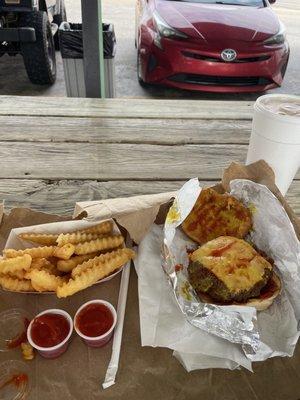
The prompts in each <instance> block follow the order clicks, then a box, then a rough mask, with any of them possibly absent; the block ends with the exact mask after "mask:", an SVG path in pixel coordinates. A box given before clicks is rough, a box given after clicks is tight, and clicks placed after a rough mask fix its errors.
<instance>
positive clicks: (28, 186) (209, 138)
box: [0, 96, 300, 214]
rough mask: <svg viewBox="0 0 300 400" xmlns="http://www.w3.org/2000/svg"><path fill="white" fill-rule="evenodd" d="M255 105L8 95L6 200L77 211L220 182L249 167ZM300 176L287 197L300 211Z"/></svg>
mask: <svg viewBox="0 0 300 400" xmlns="http://www.w3.org/2000/svg"><path fill="white" fill-rule="evenodd" d="M252 114H253V103H252V102H246V101H199V100H196V101H195V100H148V99H106V100H100V99H74V98H54V97H47V98H43V97H15V96H0V141H1V143H0V155H1V160H2V162H1V168H0V199H2V198H3V199H5V202H6V209H7V208H11V207H14V206H27V207H28V206H29V207H32V208H35V209H39V210H42V211H46V212H53V213H59V214H67V213H71V212H72V210H73V207H74V203H75V202H76V201H83V200H96V199H100V198H110V197H119V196H131V195H136V194H146V193H158V192H165V191H172V190H176V189H177V188H179V187H180V186H181V185H182V183H183V182H184V181H186V180H187V179H189V178H191V177H194V176H198V177H199V179H200V181H201V182H202V183H203V184H208V185H210V184H213V183H214V182H215V181H219V180H220V178H221V175H222V170H223V169H224V168H225V167H227V166H228V165H229V163H230V162H231V161H240V162H244V161H245V158H246V153H247V146H248V141H249V136H250V131H251V119H252ZM299 194H300V172H299V173H298V175H297V177H296V180H295V181H294V182H293V184H292V186H291V188H290V190H289V192H288V194H287V198H288V201H289V203H290V204H291V206H292V207H293V208H294V210H295V211H296V212H297V214H300V196H299Z"/></svg>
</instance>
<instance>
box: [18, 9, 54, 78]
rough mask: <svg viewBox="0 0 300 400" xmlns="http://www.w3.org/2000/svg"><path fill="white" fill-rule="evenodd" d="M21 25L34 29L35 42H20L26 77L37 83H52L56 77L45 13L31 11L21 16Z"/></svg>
mask: <svg viewBox="0 0 300 400" xmlns="http://www.w3.org/2000/svg"><path fill="white" fill-rule="evenodd" d="M21 26H27V27H32V28H34V29H35V36H36V41H35V42H22V43H21V53H22V56H23V60H24V64H25V68H26V71H27V75H28V78H29V79H30V81H31V82H32V83H35V84H38V85H52V84H53V83H54V82H55V79H56V59H55V48H54V40H53V36H52V31H51V25H50V22H49V20H48V16H47V13H46V12H44V11H33V12H28V13H24V14H22V16H21Z"/></svg>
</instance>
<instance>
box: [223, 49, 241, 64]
mask: <svg viewBox="0 0 300 400" xmlns="http://www.w3.org/2000/svg"><path fill="white" fill-rule="evenodd" d="M236 56H237V54H236V51H235V50H233V49H225V50H223V51H222V53H221V58H222V60H224V61H226V62H230V61H234V60H235V59H236Z"/></svg>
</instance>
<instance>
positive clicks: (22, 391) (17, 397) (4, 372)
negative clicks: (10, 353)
mask: <svg viewBox="0 0 300 400" xmlns="http://www.w3.org/2000/svg"><path fill="white" fill-rule="evenodd" d="M30 382H31V378H30V373H29V367H28V365H27V364H25V363H24V362H22V361H16V360H10V361H5V362H3V363H1V364H0V399H1V400H25V399H26V398H27V397H28V394H29V392H30V389H31V384H30Z"/></svg>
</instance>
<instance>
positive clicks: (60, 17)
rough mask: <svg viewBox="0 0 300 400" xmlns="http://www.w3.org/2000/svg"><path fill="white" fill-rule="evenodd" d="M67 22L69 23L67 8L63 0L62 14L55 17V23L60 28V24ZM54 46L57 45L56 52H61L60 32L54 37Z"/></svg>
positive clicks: (61, 3) (61, 5)
mask: <svg viewBox="0 0 300 400" xmlns="http://www.w3.org/2000/svg"><path fill="white" fill-rule="evenodd" d="M65 21H67V13H66V6H65V2H64V0H61V2H60V12H59V14H57V15H54V17H53V22H54V23H55V24H57V26H58V27H60V24H61V23H62V22H65ZM54 45H55V50H59V40H58V30H57V32H56V34H55V35H54Z"/></svg>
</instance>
